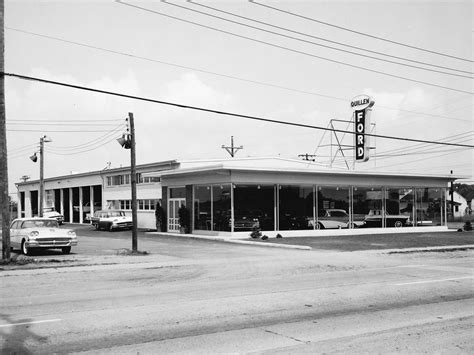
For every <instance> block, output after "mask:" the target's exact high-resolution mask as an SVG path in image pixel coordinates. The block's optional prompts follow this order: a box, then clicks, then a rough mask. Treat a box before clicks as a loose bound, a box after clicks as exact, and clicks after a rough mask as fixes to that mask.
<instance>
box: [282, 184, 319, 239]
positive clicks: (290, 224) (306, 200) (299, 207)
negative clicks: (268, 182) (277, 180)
mask: <svg viewBox="0 0 474 355" xmlns="http://www.w3.org/2000/svg"><path fill="white" fill-rule="evenodd" d="M278 200H279V205H278V206H279V208H278V225H279V230H301V229H313V225H314V219H313V205H314V194H313V187H312V186H307V187H303V186H296V185H282V186H279V187H278Z"/></svg>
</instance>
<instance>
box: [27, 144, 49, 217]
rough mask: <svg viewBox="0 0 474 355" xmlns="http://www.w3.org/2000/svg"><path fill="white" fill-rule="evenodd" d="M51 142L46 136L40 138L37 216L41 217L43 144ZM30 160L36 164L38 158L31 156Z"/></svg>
mask: <svg viewBox="0 0 474 355" xmlns="http://www.w3.org/2000/svg"><path fill="white" fill-rule="evenodd" d="M52 141H53V140H52V139H51V138H49V137H48V136H43V137H41V138H40V151H39V153H40V188H39V212H38V213H39V216H40V217H43V202H44V176H43V175H44V174H43V172H44V143H49V142H52ZM30 159H31V160H32V161H33V162H35V163H36V161H37V160H38V157H37V156H36V152H35V154H33V155H32V156H31V157H30Z"/></svg>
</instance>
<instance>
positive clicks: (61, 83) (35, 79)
mask: <svg viewBox="0 0 474 355" xmlns="http://www.w3.org/2000/svg"><path fill="white" fill-rule="evenodd" d="M0 75H5V76H8V77H12V78H16V79H20V80H27V81H32V82H39V83H44V84H51V85H57V86H62V87H68V88H72V89H77V90H83V91H89V92H94V93H100V94H106V95H111V96H117V97H122V98H127V99H133V100H138V101H144V102H150V103H155V104H161V105H166V106H172V107H177V108H182V109H189V110H194V111H200V112H207V113H211V114H216V115H222V116H230V117H237V118H242V119H248V120H253V121H259V122H265V123H274V124H281V125H286V126H294V127H300V128H311V129H315V130H322V131H332V132H341V133H348V134H352V135H354V134H355V132H353V131H347V130H338V129H337V130H336V129H330V128H327V127H321V126H313V125H308V124H303V123H295V122H287V121H280V120H275V119H269V118H263V117H257V116H251V115H244V114H239V113H233V112H229V111H220V110H214V109H209V108H204V107H198V106H192V105H186V104H179V103H175V102H170V101H164V100H156V99H150V98H146V97H142V96H134V95H128V94H122V93H118V92H113V91H108V90H101V89H95V88H91V87H86V86H81V85H74V84H69V83H65V82H59V81H53V80H47V79H41V78H37V77H32V76H26V75H20V74H16V73H5V72H4V73H1V72H0ZM365 135H366V136H368V137H377V138H381V139H392V140H398V141H406V142H416V143H428V144H435V145H446V146H458V147H465V148H471V149H472V148H474V145H468V144H456V143H445V142H436V141H429V140H423V139H415V138H405V137H395V136H387V135H380V134H371V133H367V134H365Z"/></svg>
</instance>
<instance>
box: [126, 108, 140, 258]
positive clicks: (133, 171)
mask: <svg viewBox="0 0 474 355" xmlns="http://www.w3.org/2000/svg"><path fill="white" fill-rule="evenodd" d="M128 118H129V121H130V143H131V146H130V173H131V176H130V182H131V185H132V186H131V187H132V250H133V251H137V249H138V236H137V234H138V233H137V228H138V224H137V208H138V206H137V169H136V162H135V123H134V121H133V113H132V112H129V113H128Z"/></svg>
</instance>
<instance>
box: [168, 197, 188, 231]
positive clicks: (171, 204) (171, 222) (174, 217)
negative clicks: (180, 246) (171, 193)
mask: <svg viewBox="0 0 474 355" xmlns="http://www.w3.org/2000/svg"><path fill="white" fill-rule="evenodd" d="M181 205H184V206H185V207H186V199H185V198H170V199H169V200H168V232H171V233H179V227H180V226H179V214H178V210H179V208H180V207H181Z"/></svg>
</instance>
